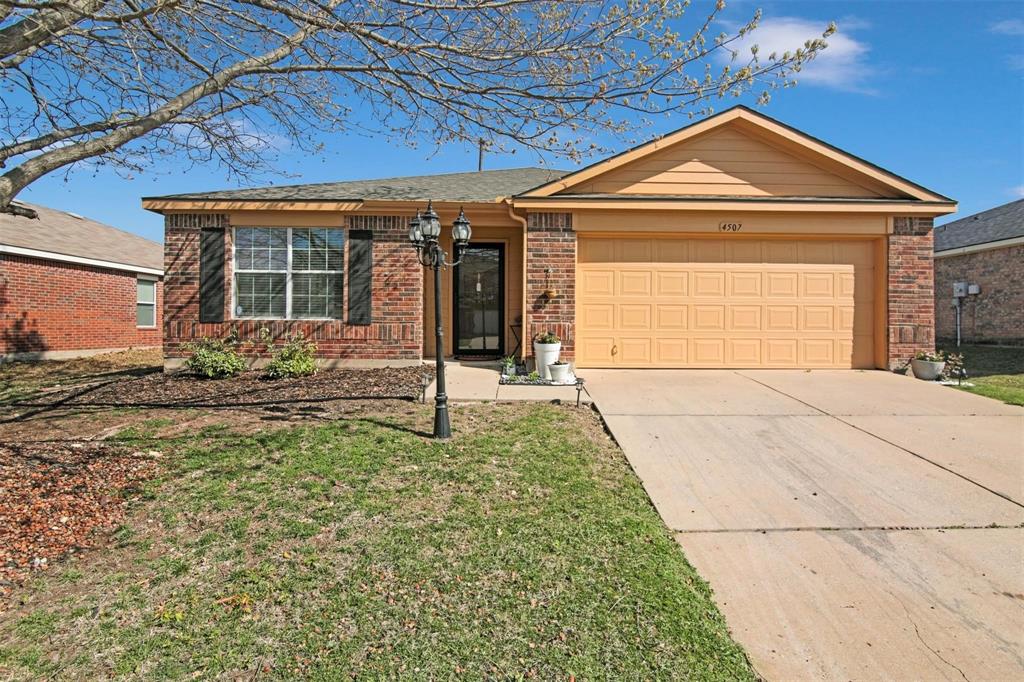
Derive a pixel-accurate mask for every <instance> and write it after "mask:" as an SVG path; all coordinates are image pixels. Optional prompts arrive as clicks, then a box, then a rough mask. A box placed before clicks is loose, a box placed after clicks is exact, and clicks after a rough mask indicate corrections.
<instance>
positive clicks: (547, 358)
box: [533, 332, 562, 379]
mask: <svg viewBox="0 0 1024 682" xmlns="http://www.w3.org/2000/svg"><path fill="white" fill-rule="evenodd" d="M561 352H562V340H561V339H559V338H558V336H557V335H555V334H554V333H553V332H543V333H541V334H537V336H535V337H534V338H533V355H534V357H535V358H536V362H537V372H539V373H540V375H541V376H542V377H544V378H545V379H550V378H551V373H550V372H548V366H549V365H552V364H554V363H556V362H558V354H559V353H561Z"/></svg>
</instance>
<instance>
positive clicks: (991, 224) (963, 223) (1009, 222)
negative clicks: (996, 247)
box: [935, 199, 1024, 252]
mask: <svg viewBox="0 0 1024 682" xmlns="http://www.w3.org/2000/svg"><path fill="white" fill-rule="evenodd" d="M1016 237H1024V199H1018V200H1017V201H1011V202H1010V203H1008V204H1003V205H1002V206H996V207H995V208H990V209H989V210H987V211H982V212H981V213H975V214H974V215H969V216H967V217H966V218H961V219H960V220H954V221H953V222H951V223H946V224H945V225H940V226H939V227H936V228H935V251H936V252H938V251H948V250H950V249H959V248H961V247H964V246H974V245H975V244H988V243H989V242H998V241H1002V240H1004V239H1014V238H1016Z"/></svg>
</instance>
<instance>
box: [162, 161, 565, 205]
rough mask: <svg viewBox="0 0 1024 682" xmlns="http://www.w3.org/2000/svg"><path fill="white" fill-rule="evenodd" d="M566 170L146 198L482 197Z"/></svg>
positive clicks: (490, 198) (496, 195) (523, 188)
mask: <svg viewBox="0 0 1024 682" xmlns="http://www.w3.org/2000/svg"><path fill="white" fill-rule="evenodd" d="M566 173H567V171H559V170H552V169H550V168H510V169H506V170H485V171H478V172H474V173H444V174H441V175H414V176H409V177H403V178H383V179H380V180H351V181H348V182H324V183H318V184H315V185H282V186H279V187H258V188H254V189H234V190H222V191H219V192H196V193H193V194H172V195H168V196H161V197H146V198H147V199H196V200H206V199H223V200H228V201H246V200H249V201H361V200H378V201H426V200H428V199H433V200H434V201H483V202H491V201H494V200H495V199H498V198H499V197H510V196H514V195H516V194H519V193H521V192H525V191H526V190H528V189H533V188H534V187H537V186H538V185H543V184H545V183H548V182H551V181H552V180H557V179H558V178H560V177H562V176H564V175H566Z"/></svg>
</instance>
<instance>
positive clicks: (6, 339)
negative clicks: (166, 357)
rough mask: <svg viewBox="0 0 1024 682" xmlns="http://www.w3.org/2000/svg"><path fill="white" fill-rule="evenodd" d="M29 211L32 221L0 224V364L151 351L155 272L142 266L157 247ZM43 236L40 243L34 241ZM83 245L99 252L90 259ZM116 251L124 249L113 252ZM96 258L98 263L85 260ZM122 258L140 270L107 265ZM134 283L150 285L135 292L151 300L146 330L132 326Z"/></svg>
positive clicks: (158, 286) (157, 314) (156, 339)
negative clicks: (131, 350) (128, 350)
mask: <svg viewBox="0 0 1024 682" xmlns="http://www.w3.org/2000/svg"><path fill="white" fill-rule="evenodd" d="M33 208H36V209H37V210H38V211H39V219H38V220H35V219H32V221H31V222H28V221H29V220H30V219H27V218H22V217H15V216H4V217H3V219H2V220H0V359H4V360H34V359H49V358H53V359H60V358H68V357H75V356H79V355H91V354H94V353H98V352H106V351H114V350H121V349H126V348H147V347H148V348H157V347H159V346H160V343H161V326H162V320H163V304H164V300H163V285H162V283H161V282H160V274H159V273H160V270H159V269H157V268H153V267H151V266H152V265H154V263H152V262H148V261H146V258H149V259H150V260H151V259H152V256H153V255H154V254H155V255H156V257H157V258H159V256H160V252H161V247H160V245H159V244H156V243H153V242H148V240H143V239H142V238H140V237H136V236H135V235H129V234H127V233H123V232H120V231H118V230H115V229H114V228H110V227H108V226H104V225H99V224H97V223H93V222H92V221H87V220H86V219H83V218H78V217H77V216H75V217H70V218H68V217H61V216H57V215H55V214H57V213H58V212H56V211H53V210H52V209H46V208H44V207H33ZM47 230H49V234H48V235H47V239H46V240H42V239H39V236H38V235H39V234H40V233H45V232H46V231H47ZM69 230H73V232H71V233H69ZM64 237H66V238H64ZM83 242H87V243H89V244H90V245H93V246H97V245H98V248H99V249H102V250H98V251H97V252H96V253H91V252H89V251H88V249H85V248H82V247H83ZM120 244H126V246H125V249H124V250H123V251H121V252H118V251H117V247H118V245H120ZM29 245H31V246H29ZM44 246H45V249H48V250H49V251H48V250H44V249H43V248H40V247H44ZM69 251H70V252H72V253H68V252H69ZM76 254H79V255H76ZM97 255H103V256H106V259H97V258H93V257H91V256H97ZM125 256H127V259H128V260H135V261H138V262H141V263H143V264H140V265H132V264H130V263H118V262H115V259H118V258H122V257H125ZM105 261H110V262H105ZM140 279H141V280H143V281H144V282H147V283H149V282H152V284H144V285H143V288H144V289H145V291H146V294H145V295H146V296H147V297H148V296H149V295H150V292H152V297H153V299H154V300H153V301H152V305H151V306H150V304H149V303H148V302H147V303H145V304H143V307H145V308H147V309H148V308H151V309H152V310H151V311H147V313H146V315H149V314H151V315H152V318H153V319H152V324H150V323H149V322H150V320H149V319H148V318H147V319H145V320H144V322H145V323H144V324H140V317H139V315H140V312H139V310H138V307H139V295H140V284H139V281H140Z"/></svg>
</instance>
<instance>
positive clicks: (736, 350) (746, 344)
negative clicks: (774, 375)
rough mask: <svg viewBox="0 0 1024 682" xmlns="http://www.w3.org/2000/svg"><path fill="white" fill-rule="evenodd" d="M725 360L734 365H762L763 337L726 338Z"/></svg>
mask: <svg viewBox="0 0 1024 682" xmlns="http://www.w3.org/2000/svg"><path fill="white" fill-rule="evenodd" d="M725 362H726V364H727V365H730V366H732V367H759V366H761V365H762V364H763V363H762V362H761V339H726V343H725Z"/></svg>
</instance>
